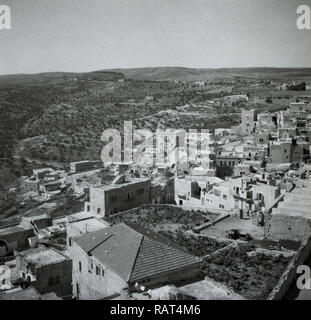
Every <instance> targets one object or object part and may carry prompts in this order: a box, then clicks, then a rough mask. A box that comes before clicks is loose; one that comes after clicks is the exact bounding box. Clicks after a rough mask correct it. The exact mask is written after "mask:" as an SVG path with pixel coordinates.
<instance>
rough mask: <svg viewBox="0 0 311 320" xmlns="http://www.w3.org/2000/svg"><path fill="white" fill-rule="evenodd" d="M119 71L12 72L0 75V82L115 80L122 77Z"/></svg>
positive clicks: (33, 83)
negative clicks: (11, 73)
mask: <svg viewBox="0 0 311 320" xmlns="http://www.w3.org/2000/svg"><path fill="white" fill-rule="evenodd" d="M123 78H124V75H123V74H122V73H120V72H112V71H94V72H84V73H71V72H46V73H37V74H13V75H4V76H0V84H31V85H38V84H56V83H61V82H64V81H68V80H86V81H116V80H119V79H123Z"/></svg>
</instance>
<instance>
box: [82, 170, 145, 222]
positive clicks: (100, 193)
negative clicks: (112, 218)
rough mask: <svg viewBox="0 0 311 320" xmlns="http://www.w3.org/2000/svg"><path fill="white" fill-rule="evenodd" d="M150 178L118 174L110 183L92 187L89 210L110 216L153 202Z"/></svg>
mask: <svg viewBox="0 0 311 320" xmlns="http://www.w3.org/2000/svg"><path fill="white" fill-rule="evenodd" d="M150 188H151V181H150V180H149V179H140V178H131V179H130V180H128V179H127V178H126V176H125V175H121V176H118V177H116V178H115V179H114V181H113V182H112V183H111V184H109V185H104V186H100V187H95V188H90V202H89V203H88V204H87V206H88V209H89V212H90V213H92V214H98V215H101V216H109V215H111V214H114V213H118V212H120V211H125V210H129V209H132V208H136V207H139V206H141V205H143V204H148V203H151V199H150Z"/></svg>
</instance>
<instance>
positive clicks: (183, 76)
mask: <svg viewBox="0 0 311 320" xmlns="http://www.w3.org/2000/svg"><path fill="white" fill-rule="evenodd" d="M106 71H113V72H121V73H123V74H124V75H125V77H127V78H132V79H135V80H188V81H199V80H222V79H224V80H226V79H232V80H233V79H234V78H235V77H243V78H260V79H261V78H262V79H271V80H284V81H285V80H287V79H288V80H292V79H293V78H296V79H297V80H298V79H305V77H307V78H309V79H310V80H311V68H229V69H193V68H182V67H159V68H133V69H111V70H106Z"/></svg>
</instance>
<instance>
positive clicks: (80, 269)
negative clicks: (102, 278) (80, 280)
mask: <svg viewBox="0 0 311 320" xmlns="http://www.w3.org/2000/svg"><path fill="white" fill-rule="evenodd" d="M79 271H80V272H82V263H81V261H79Z"/></svg>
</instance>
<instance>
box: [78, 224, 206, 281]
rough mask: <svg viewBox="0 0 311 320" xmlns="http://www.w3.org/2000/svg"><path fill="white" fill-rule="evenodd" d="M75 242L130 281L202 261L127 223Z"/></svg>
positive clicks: (94, 233) (149, 232) (154, 234)
mask: <svg viewBox="0 0 311 320" xmlns="http://www.w3.org/2000/svg"><path fill="white" fill-rule="evenodd" d="M74 241H75V242H76V243H77V244H78V245H79V246H80V247H81V248H82V249H83V250H84V251H85V252H87V253H89V254H90V255H92V256H94V257H95V258H96V259H98V260H99V261H100V262H102V263H103V264H104V265H105V266H107V267H108V268H109V269H111V270H113V271H114V272H115V273H117V274H118V275H119V276H120V277H121V278H123V279H124V280H126V281H138V280H140V279H142V278H150V277H152V276H154V275H157V274H161V273H165V272H169V271H174V270H178V269H181V268H184V267H187V266H191V265H193V264H197V263H198V262H200V261H201V260H200V259H199V258H196V257H194V256H192V255H191V254H189V253H187V252H186V251H184V250H183V249H180V248H179V247H178V246H177V245H176V244H174V243H172V242H171V241H169V240H167V239H166V238H163V237H162V236H160V235H158V234H156V233H154V232H152V231H149V230H146V229H143V228H141V227H138V226H133V225H131V226H129V225H126V224H124V223H121V224H118V225H115V226H113V227H110V228H105V229H103V230H99V231H96V232H92V233H89V234H86V235H84V236H82V237H80V238H76V239H75V240H74Z"/></svg>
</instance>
